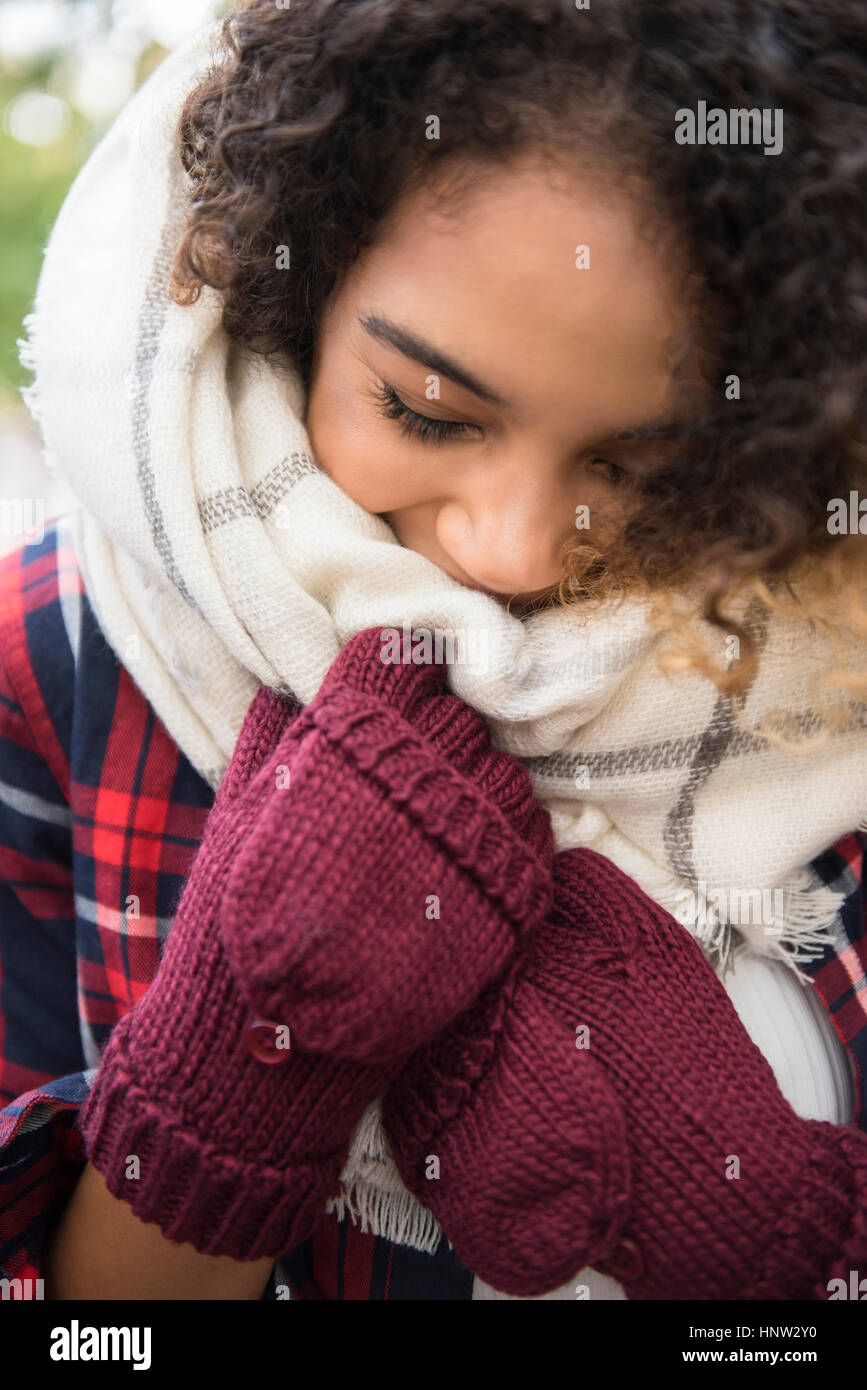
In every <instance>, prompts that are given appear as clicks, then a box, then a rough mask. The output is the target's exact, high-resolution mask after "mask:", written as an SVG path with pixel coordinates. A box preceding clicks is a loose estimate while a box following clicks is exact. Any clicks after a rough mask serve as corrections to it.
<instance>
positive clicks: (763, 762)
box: [21, 30, 867, 1249]
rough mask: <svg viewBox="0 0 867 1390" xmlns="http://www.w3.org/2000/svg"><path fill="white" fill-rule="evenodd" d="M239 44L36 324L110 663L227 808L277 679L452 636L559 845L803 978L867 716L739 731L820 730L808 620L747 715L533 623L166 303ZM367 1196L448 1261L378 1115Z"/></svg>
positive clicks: (89, 239)
mask: <svg viewBox="0 0 867 1390" xmlns="http://www.w3.org/2000/svg"><path fill="white" fill-rule="evenodd" d="M215 32H216V31H213V30H205V31H203V32H202V33H201V34H199V35H197V36H196V37H195V38H194V39H193V40H191V41H190V42H188V43H187V44H186V45H184V47H182V48H181V49H179V50H178V51H177V52H176V53H174V54H173V55H172V56H171V57H169V58H167V59H166V60H165V61H164V62H163V63H162V64H161V65H160V67H159V68H158V69H157V70H156V72H155V73H154V74H153V75H152V76H151V77H150V78H149V80H148V81H147V82H146V83H145V84H144V86H143V87H142V88H141V89H140V91H139V92H138V93H137V95H136V96H135V97H134V99H133V100H132V101H131V102H130V103H129V104H128V105H127V107H126V108H125V109H124V111H123V112H122V113H121V115H120V117H119V118H118V120H117V121H116V122H115V124H114V126H113V127H112V129H111V130H110V131H109V132H108V133H107V135H106V136H105V137H104V138H103V139H102V141H101V142H100V144H99V145H98V147H97V148H96V149H95V150H94V152H93V153H92V155H91V156H90V158H89V160H88V161H87V163H86V164H85V166H84V168H83V169H82V171H81V172H80V174H79V176H78V178H77V179H76V181H75V184H74V186H73V188H72V190H71V191H70V193H69V195H68V197H67V199H66V202H65V203H64V206H63V208H62V210H61V212H60V215H59V217H58V219H57V222H56V225H55V227H54V230H53V232H52V235H51V238H50V241H49V244H48V247H47V251H46V255H45V260H44V265H43V269H42V274H41V278H40V281H39V286H38V290H37V295H36V301H35V312H34V313H33V314H32V315H30V316H29V317H28V319H27V320H26V323H27V327H28V330H29V333H30V341H29V343H23V344H22V358H21V360H22V362H23V363H25V365H27V366H29V367H31V368H32V369H33V370H34V372H35V382H34V385H33V386H32V387H30V388H27V389H26V390H25V392H24V393H23V394H24V396H25V399H26V401H27V404H28V406H29V408H30V410H31V412H32V414H33V415H34V417H35V418H36V419H37V420H38V421H39V423H40V426H41V429H42V434H43V440H44V444H45V450H46V462H47V463H48V466H49V467H50V468H51V469H52V470H55V471H56V472H57V474H58V475H59V476H60V477H61V478H63V479H64V480H65V481H66V482H67V483H68V484H69V485H70V486H71V487H72V489H73V492H74V494H75V495H76V499H77V501H78V503H79V506H78V509H77V512H76V528H77V530H76V547H77V551H78V556H79V561H80V564H81V568H82V574H83V580H84V584H85V588H86V592H87V595H88V598H89V600H90V602H91V604H92V606H93V609H94V612H95V614H96V617H97V621H98V622H99V624H100V627H101V628H102V631H103V633H104V634H105V637H106V639H107V641H108V642H109V644H110V645H111V646H112V648H113V649H114V651H115V652H116V654H117V656H118V658H119V660H120V661H121V662H122V663H123V664H124V665H125V666H126V667H127V668H128V670H129V671H130V672H131V674H132V675H133V677H134V678H135V680H136V682H137V683H138V685H139V686H140V688H141V689H142V691H143V692H144V694H145V696H146V697H147V699H148V700H149V701H150V703H151V704H152V706H153V708H154V709H155V711H156V713H157V714H158V716H159V717H160V718H161V719H162V721H163V723H164V725H165V727H166V728H167V729H168V731H169V733H170V734H171V735H172V737H173V738H174V739H175V740H176V742H177V743H178V745H179V746H180V748H181V749H182V750H183V752H184V753H185V754H186V755H187V757H188V758H189V759H190V761H191V762H192V764H193V765H194V766H195V767H196V768H197V769H198V771H199V772H200V773H201V775H202V776H203V777H205V778H206V779H207V781H208V782H209V783H210V785H211V786H212V787H214V788H216V787H217V786H218V785H219V782H220V779H221V777H222V775H223V773H224V771H225V769H226V766H227V763H228V761H229V759H230V757H231V754H232V750H233V747H234V744H235V740H236V738H237V735H238V732H239V729H240V727H241V724H242V722H243V719H244V715H245V713H246V710H247V708H248V706H249V704H250V701H251V700H252V698H253V695H254V694H255V692H256V690H257V688H258V687H259V685H260V684H261V683H262V682H265V683H267V684H268V685H270V686H273V687H275V688H277V689H279V690H282V691H284V692H291V693H293V694H294V695H295V696H296V697H297V698H298V699H299V700H300V701H301V702H302V703H304V704H306V703H308V702H309V701H310V700H311V699H312V698H313V697H314V696H315V694H316V692H317V690H318V689H319V686H320V684H321V682H322V680H323V678H324V676H325V673H326V672H327V670H328V668H329V666H330V665H331V663H332V661H333V660H334V658H335V656H336V655H337V653H338V651H339V649H340V648H341V646H342V645H343V644H344V643H345V642H347V641H348V640H349V638H350V637H352V636H353V635H354V634H355V633H357V632H359V631H361V630H362V629H363V628H366V627H371V626H381V627H392V628H394V629H396V630H398V632H399V633H400V634H401V636H400V641H401V643H403V642H404V641H405V640H407V639H406V638H405V637H404V633H408V634H409V633H415V634H417V636H416V638H415V641H414V643H413V642H412V639H409V641H407V646H406V648H405V650H406V652H407V655H410V652H411V648H412V647H413V646H414V647H415V650H416V652H418V650H419V644H422V645H423V638H422V636H421V634H423V633H425V632H426V633H427V634H428V635H429V637H430V640H432V641H433V642H434V643H436V641H437V640H438V639H437V634H439V639H440V640H442V639H443V634H446V635H447V637H446V640H449V639H450V640H452V641H453V642H454V643H455V647H454V648H453V649H452V652H451V655H452V657H453V664H452V665H451V667H450V675H449V679H450V684H451V687H452V689H453V690H454V691H455V692H456V693H457V694H458V695H459V696H461V697H462V698H463V699H464V700H466V701H467V702H468V703H469V704H471V705H472V706H473V707H474V708H475V709H477V710H479V711H480V712H481V713H482V715H484V716H485V718H486V719H487V721H488V723H489V727H490V729H491V732H492V737H493V739H494V741H495V743H496V744H497V745H498V746H500V747H502V748H505V749H507V750H508V751H509V752H512V753H514V754H516V755H517V756H519V757H521V758H523V759H524V760H525V761H526V763H527V766H528V767H529V769H530V771H531V774H532V777H533V782H534V786H535V790H536V793H537V795H538V797H539V798H540V800H541V801H542V802H543V803H544V804H545V805H546V806H547V807H548V808H549V810H550V812H551V815H552V817H553V823H554V830H555V836H556V843H557V847H558V849H565V848H568V847H571V846H575V845H588V846H591V847H592V848H594V849H596V850H599V851H600V852H601V853H603V854H606V855H608V856H609V857H610V858H611V859H612V860H613V861H614V862H615V863H616V864H618V865H619V866H620V867H621V868H622V869H623V870H624V871H625V872H627V873H628V874H630V875H631V876H632V877H633V878H634V879H635V880H636V881H637V882H638V883H639V884H640V885H641V887H642V888H643V889H644V890H645V891H646V892H647V893H648V894H649V895H650V896H651V897H653V898H654V899H655V900H656V901H657V902H659V903H660V904H661V905H662V906H663V907H666V908H667V909H668V910H670V911H672V912H673V913H674V914H675V915H676V916H678V917H679V919H680V920H681V921H684V924H685V925H687V926H688V928H689V929H690V930H692V931H693V932H694V933H695V934H696V936H697V937H698V938H699V939H700V940H701V941H702V942H703V943H704V945H705V947H706V949H707V950H708V953H709V954H710V956H711V958H712V959H714V961H715V963H716V964H717V966H718V967H722V968H723V969H724V968H725V964H726V961H727V958H728V955H729V952H730V948H731V944H732V940H733V939H736V938H735V935H734V934H733V932H732V927H731V925H730V922H734V923H737V922H738V921H740V924H741V925H740V933H741V937H742V938H744V940H745V941H746V945H747V948H748V949H750V950H753V951H755V952H758V953H762V954H766V955H768V956H776V957H778V958H779V959H783V960H785V961H786V962H787V963H788V964H790V965H791V966H792V968H793V969H795V970H796V971H797V970H798V966H797V963H796V962H797V960H798V959H801V960H803V959H807V958H809V956H810V954H811V953H815V952H816V951H818V950H820V949H821V948H822V946H823V945H824V944H825V943H827V941H828V940H829V935H828V933H829V931H830V930H831V928H832V926H833V923H834V921H835V918H836V914H837V909H838V907H839V904H840V902H841V901H842V894H837V893H834V892H831V891H830V890H829V889H827V888H826V887H825V886H824V885H823V884H822V883H820V882H819V881H818V879H817V877H816V875H815V874H814V873H813V872H812V871H811V870H810V868H809V867H808V866H809V862H810V860H811V859H813V858H814V857H815V856H816V855H817V854H819V853H820V852H821V851H823V850H824V849H826V848H827V847H828V846H829V845H831V844H832V843H833V842H834V841H835V840H836V839H837V838H839V837H840V836H841V835H843V834H845V833H846V832H848V831H850V830H851V829H852V828H853V827H855V826H856V825H858V824H860V822H861V819H862V816H863V814H864V811H865V806H867V732H865V716H867V708H865V706H864V705H863V704H859V705H855V704H853V705H852V710H853V720H852V723H851V724H850V726H849V728H848V729H847V730H844V731H843V732H841V733H839V734H838V735H836V736H835V738H834V740H833V742H832V743H831V745H830V746H829V747H827V748H825V749H823V750H822V751H821V752H820V753H818V754H808V755H807V756H803V755H800V756H798V757H794V756H793V755H791V754H788V753H786V752H785V751H781V750H779V749H778V748H775V747H774V746H772V745H770V744H769V743H768V742H767V741H766V740H763V739H762V738H757V737H752V736H750V735H749V734H748V733H746V732H745V731H744V729H743V728H742V727H741V726H740V723H739V720H743V721H745V722H746V724H747V725H749V726H750V727H755V726H756V725H757V724H758V723H759V722H760V721H761V719H762V717H763V716H764V715H765V714H766V713H767V712H768V711H769V710H770V709H772V708H774V707H779V706H783V707H785V708H786V709H788V710H794V711H797V712H798V713H799V714H801V715H802V716H803V718H804V720H805V721H806V724H807V726H809V725H810V723H811V719H812V715H811V689H810V680H811V678H812V677H813V676H814V675H815V674H816V672H817V671H819V670H821V669H822V668H823V667H824V666H826V665H827V664H828V663H829V660H830V656H831V652H830V649H829V648H827V647H826V646H825V645H824V644H823V642H821V641H819V639H818V638H816V637H813V638H811V639H810V640H809V641H808V640H805V628H804V626H803V624H802V623H800V622H795V620H793V619H788V618H781V617H779V616H774V617H773V618H772V619H771V621H769V622H765V619H766V618H767V616H768V615H767V613H766V612H765V613H764V617H762V616H761V615H760V614H759V615H757V614H756V613H755V611H754V610H753V611H752V612H751V613H748V614H747V617H748V620H749V621H750V622H751V623H753V625H754V626H756V630H757V631H758V632H759V636H760V640H761V641H763V644H764V645H763V654H762V660H761V663H760V669H759V674H758V677H757V679H756V681H755V682H754V684H753V686H752V687H751V689H750V691H749V694H748V696H747V697H746V698H745V699H744V700H743V701H741V702H739V703H740V715H739V716H738V715H736V713H735V707H734V706H733V704H732V702H731V701H730V700H729V699H728V698H727V697H722V696H720V695H719V694H718V693H717V691H716V689H715V688H714V686H713V685H712V684H711V682H710V681H708V680H707V679H705V678H704V677H702V676H700V675H698V674H697V673H694V672H687V673H682V674H680V675H679V676H678V677H667V676H665V675H664V674H662V673H661V672H660V671H659V670H658V669H657V665H656V656H657V652H658V650H659V643H660V640H661V639H660V636H659V634H658V633H656V632H655V631H653V630H652V629H651V628H650V626H649V624H648V622H647V611H648V610H647V607H646V605H645V603H644V602H640V601H637V600H630V601H627V602H624V603H623V604H622V605H620V606H618V605H615V604H611V603H608V604H606V606H605V607H604V608H602V609H601V610H599V611H597V612H594V613H593V614H592V616H591V617H590V619H589V621H588V620H586V619H585V617H584V616H583V615H582V614H581V613H580V612H578V611H577V610H576V609H571V610H564V609H560V610H556V611H546V612H539V613H536V614H533V615H532V616H530V617H529V618H527V619H525V620H523V621H522V620H519V619H518V618H516V617H515V616H513V615H511V614H508V613H506V612H505V610H504V609H502V608H501V607H500V606H499V605H498V604H497V603H495V602H494V601H493V600H491V599H488V598H487V597H486V596H484V595H483V594H479V593H473V592H470V591H468V590H466V589H464V588H463V587H462V586H460V585H459V584H457V583H455V582H454V581H453V580H451V579H450V578H449V577H447V576H446V575H445V574H444V573H443V572H442V571H441V570H440V569H439V568H438V567H437V566H435V565H434V564H433V563H432V562H431V561H429V560H427V559H425V558H424V557H422V556H421V555H418V554H417V553H415V552H414V551H412V550H408V549H406V548H404V547H403V546H401V545H400V543H399V542H398V541H397V539H396V537H395V535H394V534H393V532H392V531H391V529H390V528H389V527H388V526H387V524H386V523H385V522H384V521H383V520H381V519H380V518H378V517H376V516H372V515H371V514H369V513H368V512H365V511H364V510H362V508H360V507H359V506H357V505H356V504H355V503H354V502H353V501H351V499H350V498H349V497H347V496H346V495H345V494H344V493H343V492H342V491H341V490H340V489H339V488H338V487H337V486H336V484H335V483H333V482H332V481H331V480H330V479H329V478H328V477H327V476H326V475H325V474H324V473H323V472H322V471H321V470H319V469H318V467H317V466H316V463H315V461H314V459H313V456H312V452H311V446H310V443H309V440H308V437H307V434H306V431H305V429H304V425H303V423H302V422H303V411H304V392H303V387H302V385H301V383H300V381H299V380H298V379H297V377H296V375H295V374H294V373H293V372H292V371H291V369H289V368H288V367H287V368H285V369H283V370H280V371H278V370H277V369H276V368H274V367H272V366H267V365H266V364H265V363H264V362H263V360H262V359H261V358H259V357H255V356H253V355H251V354H248V353H245V352H242V351H239V349H238V348H237V346H236V345H234V344H232V343H231V342H230V340H229V339H228V338H227V336H226V335H225V333H224V332H223V330H222V328H221V323H220V318H221V299H220V296H219V294H218V293H217V292H215V291H213V290H211V289H209V288H205V289H204V290H203V291H202V294H201V297H200V299H199V301H198V302H197V303H196V304H195V305H194V306H192V307H187V308H182V307H180V306H178V305H177V304H175V303H174V302H173V301H172V300H171V298H170V295H169V292H168V274H169V269H170V266H171V262H172V259H173V254H174V250H175V246H176V243H177V240H178V237H179V234H180V231H181V228H182V225H183V222H184V216H185V207H186V199H185V175H184V173H183V170H182V168H181V165H180V163H179V160H178V157H177V155H176V153H175V143H174V127H175V122H176V119H177V115H178V112H179V109H180V106H181V103H182V100H183V98H184V96H185V95H186V93H187V91H188V90H189V89H190V87H191V86H192V85H193V83H194V82H195V81H196V80H197V78H198V76H199V75H200V74H201V72H202V71H203V70H204V68H205V67H206V66H207V64H208V63H209V62H210V61H211V60H212V58H213V57H214V56H215V54H216V50H215V49H214V48H213V46H212V41H213V36H214V34H215ZM701 627H702V629H703V630H704V631H705V632H708V631H711V630H710V629H708V628H707V625H701ZM716 642H717V648H719V637H718V635H717V637H716ZM446 650H448V648H446ZM848 651H849V654H850V655H851V652H852V646H851V644H850V646H849V648H848ZM857 664H858V665H859V666H863V665H864V664H865V663H864V660H863V653H861V659H860V661H858V662H857ZM813 722H815V721H813ZM745 917H746V923H747V924H746V925H744V920H745ZM769 926H770V930H767V928H768V927H769ZM344 1186H345V1194H346V1195H345V1199H341V1201H343V1200H346V1201H348V1202H349V1205H350V1209H351V1210H352V1211H353V1212H357V1213H359V1214H360V1215H361V1217H362V1219H363V1221H364V1222H365V1223H366V1225H367V1226H368V1227H369V1228H370V1229H373V1230H375V1231H377V1232H378V1233H380V1234H382V1235H385V1236H387V1237H388V1238H390V1239H396V1240H402V1241H404V1242H406V1243H410V1244H414V1245H416V1246H418V1247H419V1248H422V1249H432V1248H434V1247H435V1245H436V1242H437V1239H438V1236H439V1228H438V1226H437V1224H436V1222H435V1221H434V1220H433V1217H432V1216H431V1214H430V1213H429V1212H427V1211H426V1210H425V1209H424V1208H422V1207H421V1206H419V1204H418V1203H417V1202H416V1201H415V1200H414V1199H413V1198H412V1197H411V1196H410V1194H409V1193H408V1192H407V1191H406V1189H405V1188H404V1187H403V1184H402V1183H401V1181H400V1179H399V1177H398V1175H397V1172H396V1169H395V1168H394V1165H393V1163H392V1161H391V1159H390V1156H389V1155H388V1151H387V1147H386V1145H385V1141H384V1136H383V1134H382V1130H381V1124H380V1121H379V1109H378V1104H374V1105H373V1106H372V1107H370V1109H369V1110H368V1112H367V1114H366V1116H365V1118H364V1120H363V1121H362V1123H361V1125H360V1126H359V1128H358V1130H357V1131H356V1136H355V1141H354V1144H353V1149H352V1154H351V1157H350V1161H349V1164H348V1165H347V1169H346V1171H345V1173H344Z"/></svg>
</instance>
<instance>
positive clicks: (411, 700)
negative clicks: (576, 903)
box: [221, 628, 554, 1062]
mask: <svg viewBox="0 0 867 1390" xmlns="http://www.w3.org/2000/svg"><path fill="white" fill-rule="evenodd" d="M382 652H383V645H382V642H381V640H380V632H379V630H378V629H376V628H369V629H367V630H366V631H364V632H361V633H359V634H358V636H357V637H354V638H353V639H352V641H351V642H349V643H348V644H347V646H346V647H344V649H343V651H342V652H341V653H340V656H339V657H338V658H337V660H336V661H335V662H334V664H333V665H332V667H331V669H330V671H329V672H328V675H327V677H326V679H325V681H324V682H323V685H322V687H321V688H320V690H319V692H318V694H317V696H316V698H315V699H314V700H313V701H312V702H311V704H310V705H308V706H307V708H306V709H305V710H304V712H303V714H302V715H301V717H300V718H299V719H298V720H297V721H296V722H295V723H294V724H293V726H292V728H291V730H290V731H289V733H288V735H287V737H286V738H285V739H284V740H283V742H282V743H281V746H280V750H279V760H278V761H280V762H282V763H284V764H285V765H286V767H287V768H288V772H289V777H288V782H289V785H288V787H284V788H283V789H275V786H274V767H273V762H272V763H269V765H268V766H267V767H266V768H263V770H262V771H261V772H260V773H259V775H258V777H257V779H255V781H254V782H253V783H252V784H251V788H250V792H251V796H253V797H254V798H258V802H259V805H258V809H257V813H256V816H255V820H254V822H253V824H252V825H251V826H250V829H249V831H248V833H247V834H246V835H245V837H244V839H243V841H242V842H240V843H239V844H238V847H237V850H236V853H235V856H234V866H233V869H232V872H231V874H230V876H229V879H228V881H227V885H226V894H225V905H224V909H223V911H222V914H221V930H222V936H223V941H224V943H225V946H226V950H227V952H228V953H229V957H230V959H231V963H232V966H233V969H234V971H235V974H236V976H237V978H238V980H239V981H240V982H241V986H242V988H243V989H244V991H245V993H246V994H247V996H248V998H249V1000H250V1003H251V1006H252V1007H253V1008H254V1009H255V1010H256V1011H257V1012H258V1013H260V1014H261V1015H263V1016H264V1017H267V1018H274V1019H287V1020H291V1024H292V1029H293V1036H294V1038H295V1039H296V1041H297V1043H298V1045H299V1046H300V1047H302V1048H303V1049H305V1050H306V1051H310V1052H316V1053H322V1054H325V1055H328V1056H331V1057H338V1058H343V1059H350V1060H354V1061H363V1062H370V1061H377V1060H387V1059H390V1058H392V1057H394V1055H395V1053H400V1054H401V1055H402V1056H404V1057H406V1056H408V1055H409V1053H410V1052H412V1050H413V1048H415V1047H416V1046H418V1045H419V1044H420V1043H421V1042H422V1041H425V1040H427V1039H428V1038H431V1037H433V1035H434V1034H435V1033H436V1032H437V1031H438V1030H439V1029H440V1028H442V1027H444V1026H445V1024H446V1023H448V1022H449V1021H450V1020H451V1019H453V1018H455V1017H457V1015H458V1014H459V1013H461V1012H462V1011H463V1010H464V1009H466V1008H467V1007H468V1006H469V1005H470V1004H471V1003H472V1001H473V1000H474V999H475V998H476V996H477V995H478V993H479V991H480V990H481V989H482V988H483V987H484V986H485V984H486V983H487V982H488V981H489V980H491V979H494V978H496V977H497V976H499V975H501V974H502V973H503V971H504V970H505V968H506V966H507V964H508V962H509V961H510V960H511V958H512V955H513V954H514V951H515V949H516V946H517V943H518V942H519V940H521V939H522V938H523V936H524V935H525V934H527V933H529V932H531V931H532V930H533V928H534V927H536V926H538V924H539V923H540V922H541V921H542V919H543V917H544V915H545V913H546V912H547V910H548V908H549V906H550V903H551V891H552V890H551V865H552V863H553V856H554V842H553V834H552V829H551V821H550V817H549V815H548V813H547V812H546V811H545V810H544V809H543V808H542V807H541V806H540V805H539V804H538V803H537V802H536V800H535V798H534V796H533V790H532V784H531V782H530V778H529V775H528V773H527V771H526V769H525V768H524V767H523V765H522V764H521V763H519V762H518V761H517V759H515V758H512V757H511V756H510V755H509V754H507V753H504V752H502V751H500V750H498V749H495V748H493V747H492V746H491V742H490V737H489V735H488V731H487V728H486V725H485V723H484V721H483V719H482V718H481V716H480V715H479V714H477V713H476V712H475V711H474V710H472V709H471V708H470V707H469V706H468V705H465V704H464V703H463V701H461V700H459V699H458V697H457V696H456V695H452V694H450V693H448V692H447V691H446V688H445V676H446V671H445V668H444V667H442V666H435V665H430V664H428V665H403V664H399V663H393V662H389V663H384V662H383V661H382V659H381V656H382Z"/></svg>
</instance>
